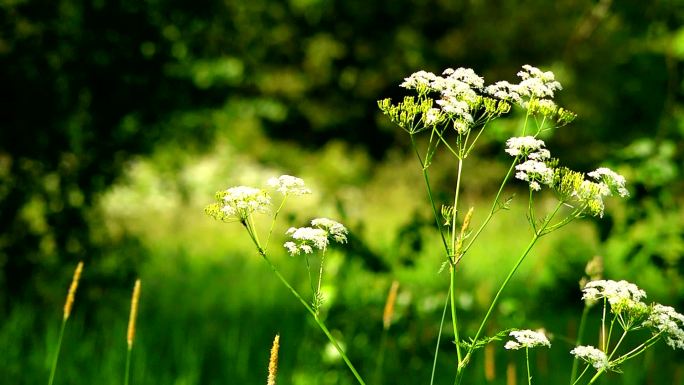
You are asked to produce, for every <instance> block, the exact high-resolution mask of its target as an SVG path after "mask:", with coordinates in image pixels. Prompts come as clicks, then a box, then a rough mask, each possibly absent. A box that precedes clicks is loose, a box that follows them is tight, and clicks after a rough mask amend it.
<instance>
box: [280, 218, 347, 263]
mask: <svg viewBox="0 0 684 385" xmlns="http://www.w3.org/2000/svg"><path fill="white" fill-rule="evenodd" d="M311 226H313V227H299V228H295V227H290V228H289V229H288V230H287V231H286V232H285V234H286V235H289V236H290V237H291V238H292V241H288V242H285V243H284V244H283V246H284V247H285V248H286V249H287V251H288V252H289V253H290V255H293V256H294V255H299V254H301V253H305V254H311V253H312V252H313V250H314V249H318V250H325V249H326V248H327V247H328V245H329V244H330V240H329V238H332V239H333V240H335V241H336V242H338V243H346V242H347V233H348V232H347V228H345V227H344V226H343V225H342V224H341V223H339V222H336V221H333V220H332V219H328V218H317V219H314V220H312V221H311Z"/></svg>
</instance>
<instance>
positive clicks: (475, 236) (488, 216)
mask: <svg viewBox="0 0 684 385" xmlns="http://www.w3.org/2000/svg"><path fill="white" fill-rule="evenodd" d="M517 160H518V159H517V158H516V159H515V160H513V163H511V167H509V168H508V172H507V173H506V176H505V177H504V179H503V181H502V182H501V185H500V186H499V191H497V193H496V196H495V197H494V203H493V204H492V208H491V209H490V210H489V214H488V215H487V218H485V220H484V222H482V224H481V225H480V227H479V228H478V229H477V231H476V232H475V234H474V235H473V236H472V237H471V238H470V241H469V242H468V244H467V245H466V246H465V247H464V248H463V251H462V252H461V254H462V255H463V254H465V253H466V252H467V251H468V249H470V247H471V246H472V245H473V242H475V240H476V239H477V237H479V236H480V233H481V232H482V230H484V228H485V227H486V226H487V224H488V223H489V221H490V220H491V219H492V217H493V216H494V213H495V212H496V211H497V210H496V208H497V206H498V205H499V199H500V198H501V193H502V192H503V189H504V186H505V185H506V182H507V181H508V178H510V176H511V173H512V172H513V170H514V169H515V164H516V162H517Z"/></svg>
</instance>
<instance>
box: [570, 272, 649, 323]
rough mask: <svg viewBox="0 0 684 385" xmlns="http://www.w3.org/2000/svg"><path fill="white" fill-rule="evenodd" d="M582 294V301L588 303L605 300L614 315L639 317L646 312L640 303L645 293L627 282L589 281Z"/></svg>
mask: <svg viewBox="0 0 684 385" xmlns="http://www.w3.org/2000/svg"><path fill="white" fill-rule="evenodd" d="M582 292H583V293H584V294H583V295H582V299H583V300H585V301H588V302H595V301H598V300H599V299H602V298H605V299H606V300H607V301H608V303H609V304H610V309H611V311H612V312H613V313H615V314H622V313H626V314H628V315H631V316H635V317H639V316H641V315H644V314H645V313H646V312H647V311H648V307H647V306H646V304H644V303H643V302H641V300H642V299H644V298H646V292H645V291H643V290H641V289H639V287H638V286H637V285H635V284H633V283H630V282H627V281H612V280H598V281H591V282H589V283H587V284H586V286H584V289H582Z"/></svg>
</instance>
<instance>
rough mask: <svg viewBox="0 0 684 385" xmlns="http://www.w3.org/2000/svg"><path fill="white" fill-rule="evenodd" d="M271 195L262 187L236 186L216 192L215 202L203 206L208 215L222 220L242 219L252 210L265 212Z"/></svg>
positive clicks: (247, 216) (252, 211)
mask: <svg viewBox="0 0 684 385" xmlns="http://www.w3.org/2000/svg"><path fill="white" fill-rule="evenodd" d="M270 205H271V197H270V196H269V195H268V193H267V192H266V191H264V190H262V189H258V188H254V187H248V186H237V187H231V188H229V189H227V190H225V191H219V192H217V193H216V202H215V203H212V204H210V205H208V206H207V207H205V209H204V211H205V212H206V213H207V215H209V216H210V217H212V218H214V219H217V220H220V221H224V222H232V221H235V220H237V221H244V220H246V219H247V218H249V216H250V215H251V214H252V213H254V212H260V213H263V212H267V211H268V210H269V208H270Z"/></svg>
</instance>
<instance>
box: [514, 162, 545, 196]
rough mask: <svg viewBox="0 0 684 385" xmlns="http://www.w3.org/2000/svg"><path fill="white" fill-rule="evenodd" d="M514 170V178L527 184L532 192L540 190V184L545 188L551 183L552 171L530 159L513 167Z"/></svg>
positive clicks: (543, 164)
mask: <svg viewBox="0 0 684 385" xmlns="http://www.w3.org/2000/svg"><path fill="white" fill-rule="evenodd" d="M515 170H516V171H517V172H516V173H515V177H516V178H518V179H520V180H524V181H526V182H529V183H530V188H531V189H532V190H534V191H539V190H541V185H540V183H541V184H544V185H547V186H549V185H551V184H552V183H553V175H554V173H553V169H552V168H550V167H549V166H548V165H547V164H546V163H544V162H540V161H538V160H533V159H530V160H527V161H525V162H524V163H521V164H519V165H517V166H515Z"/></svg>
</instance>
